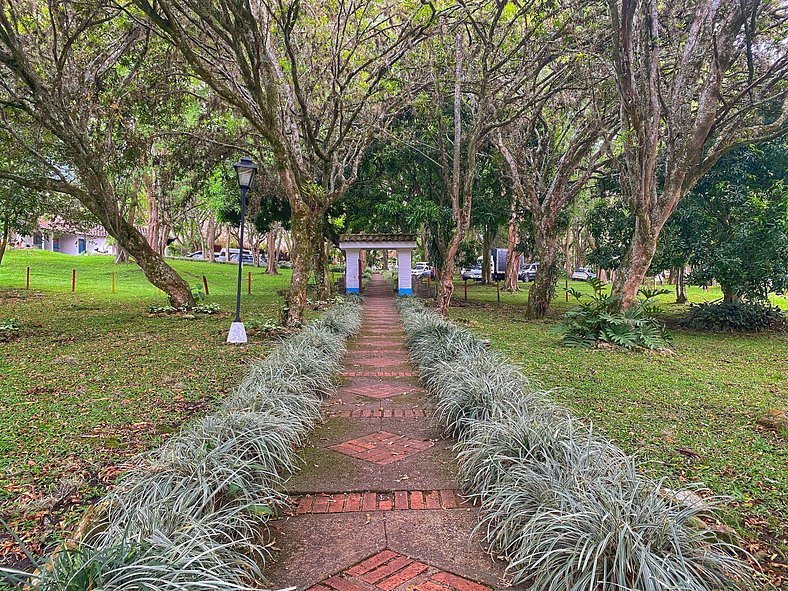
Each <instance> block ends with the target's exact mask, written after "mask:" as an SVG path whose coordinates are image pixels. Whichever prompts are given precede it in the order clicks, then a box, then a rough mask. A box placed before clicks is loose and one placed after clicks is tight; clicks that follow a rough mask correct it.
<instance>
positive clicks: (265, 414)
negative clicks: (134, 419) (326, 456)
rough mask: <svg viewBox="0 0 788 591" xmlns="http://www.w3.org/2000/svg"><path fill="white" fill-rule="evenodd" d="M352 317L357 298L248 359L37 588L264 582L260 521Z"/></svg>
mask: <svg viewBox="0 0 788 591" xmlns="http://www.w3.org/2000/svg"><path fill="white" fill-rule="evenodd" d="M360 325H361V307H360V306H359V305H358V303H356V301H355V300H354V301H352V302H348V303H344V304H341V305H339V306H336V307H334V308H333V309H331V310H329V311H328V312H326V313H325V314H324V315H323V317H322V318H320V319H318V320H316V321H314V322H312V323H311V324H309V325H307V326H306V327H305V328H304V329H303V330H302V331H301V332H300V333H298V334H296V335H294V336H292V337H290V338H288V339H286V340H285V341H283V343H282V344H281V346H280V347H278V348H277V349H275V350H274V351H272V352H271V353H270V354H269V355H268V356H267V357H266V358H265V359H264V360H262V361H261V362H259V363H257V364H255V365H254V366H253V367H252V369H251V371H250V372H249V374H248V375H247V376H246V378H245V379H244V380H243V381H242V383H241V384H240V386H239V387H238V388H237V390H236V391H235V392H234V393H233V394H232V395H231V396H230V397H229V398H227V399H226V400H225V401H224V402H223V403H222V405H221V406H220V408H219V409H218V410H217V412H215V413H213V414H211V415H208V416H206V417H203V418H202V419H200V420H198V421H196V422H194V423H192V424H190V425H188V426H186V427H185V428H184V429H183V430H182V431H181V432H180V433H179V434H178V435H176V436H175V437H173V438H172V439H171V440H169V441H168V442H167V443H165V444H164V445H162V446H161V447H160V448H159V449H157V450H154V451H153V452H151V453H148V454H147V455H145V456H143V457H142V458H140V460H139V461H138V465H137V467H136V468H135V469H134V470H132V471H131V472H129V473H127V474H126V475H125V476H124V477H123V479H122V480H121V481H120V483H119V484H118V486H117V487H116V489H115V490H113V491H112V492H110V493H109V494H108V495H107V496H106V497H105V498H104V499H103V500H101V501H100V502H99V503H98V504H97V505H96V506H94V508H92V509H91V510H90V511H89V512H88V514H89V518H86V520H85V522H84V523H83V524H82V526H81V528H80V529H81V535H79V536H78V537H79V540H78V544H77V545H76V546H74V547H70V548H67V549H64V550H61V551H60V552H57V553H55V554H54V555H53V556H52V557H50V559H49V560H48V562H47V563H46V564H43V565H37V566H38V569H37V571H36V573H34V574H28V573H19V572H13V571H8V570H5V571H3V570H2V569H0V574H3V573H5V576H6V577H7V578H10V579H11V580H14V581H21V582H23V583H25V584H30V583H33V584H35V585H37V586H39V587H40V588H42V589H45V590H49V589H53V590H61V589H62V590H64V591H65V590H71V589H80V590H82V589H96V590H98V589H137V588H140V587H139V585H140V584H141V582H144V587H145V588H146V589H165V590H168V591H169V590H173V591H174V590H176V589H177V590H183V591H191V590H194V591H196V590H198V589H200V590H213V589H216V590H219V589H222V590H234V589H248V588H250V587H249V586H250V585H253V584H254V582H260V581H262V580H263V575H262V569H263V567H264V566H265V563H266V561H267V559H268V554H267V552H268V550H267V548H269V547H270V545H269V541H270V540H269V534H268V529H267V526H266V524H267V522H268V520H269V519H270V517H271V516H272V515H275V514H276V513H278V512H279V511H280V510H281V508H282V507H284V505H285V503H286V496H285V495H284V494H282V493H281V492H280V489H281V487H282V484H283V483H284V480H285V479H286V478H287V477H288V476H289V475H291V474H293V473H294V472H295V471H296V470H297V469H298V462H297V456H296V453H295V449H296V448H297V447H298V445H299V444H301V443H302V442H303V440H304V438H305V436H306V434H307V433H308V432H309V431H310V430H311V428H312V426H313V425H314V423H315V421H317V420H318V419H319V418H320V406H321V396H322V395H323V394H324V393H327V392H329V391H330V390H331V389H332V387H333V377H334V374H335V373H336V371H337V370H338V369H339V365H340V362H341V358H342V356H343V355H344V352H345V340H346V339H347V337H348V336H350V335H351V334H352V333H353V332H355V331H356V330H358V328H359V326H360Z"/></svg>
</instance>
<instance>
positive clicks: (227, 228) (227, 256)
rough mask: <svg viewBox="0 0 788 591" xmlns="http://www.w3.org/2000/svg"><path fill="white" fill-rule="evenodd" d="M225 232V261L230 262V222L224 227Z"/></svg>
mask: <svg viewBox="0 0 788 591" xmlns="http://www.w3.org/2000/svg"><path fill="white" fill-rule="evenodd" d="M224 233H225V241H224V261H225V262H226V263H229V262H230V224H227V226H225V228H224Z"/></svg>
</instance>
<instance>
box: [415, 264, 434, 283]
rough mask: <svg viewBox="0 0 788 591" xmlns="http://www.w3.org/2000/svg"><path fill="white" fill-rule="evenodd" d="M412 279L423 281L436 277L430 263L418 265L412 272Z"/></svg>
mask: <svg viewBox="0 0 788 591" xmlns="http://www.w3.org/2000/svg"><path fill="white" fill-rule="evenodd" d="M410 275H411V277H414V278H415V279H423V278H425V277H434V276H435V275H434V272H433V270H432V266H431V265H430V264H429V263H416V264H415V265H413V268H412V269H411V270H410Z"/></svg>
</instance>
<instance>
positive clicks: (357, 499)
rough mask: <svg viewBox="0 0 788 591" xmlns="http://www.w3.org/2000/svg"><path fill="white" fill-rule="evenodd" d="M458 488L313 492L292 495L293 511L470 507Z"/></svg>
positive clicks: (349, 511) (291, 512) (329, 511)
mask: <svg viewBox="0 0 788 591" xmlns="http://www.w3.org/2000/svg"><path fill="white" fill-rule="evenodd" d="M461 494H462V493H461V492H460V491H459V490H452V489H444V490H395V491H388V492H372V491H367V492H351V493H335V494H329V493H313V494H306V495H302V496H295V497H290V503H291V504H292V505H293V509H292V510H291V511H290V513H289V514H290V515H306V514H313V513H358V512H359V511H409V510H410V511H428V510H429V511H434V510H445V509H462V508H465V507H471V506H472V505H471V503H470V502H469V501H466V500H464V499H463V498H462V497H461Z"/></svg>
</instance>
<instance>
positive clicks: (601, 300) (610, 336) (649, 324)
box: [556, 278, 670, 351]
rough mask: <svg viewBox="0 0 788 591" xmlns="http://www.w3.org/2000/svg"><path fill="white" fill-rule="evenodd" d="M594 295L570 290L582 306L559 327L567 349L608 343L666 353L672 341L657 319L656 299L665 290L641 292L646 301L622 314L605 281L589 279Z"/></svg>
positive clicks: (570, 313)
mask: <svg viewBox="0 0 788 591" xmlns="http://www.w3.org/2000/svg"><path fill="white" fill-rule="evenodd" d="M588 284H589V285H590V286H591V288H592V289H593V290H594V291H593V293H592V294H591V295H588V294H584V293H582V292H580V291H577V290H576V289H574V288H570V289H568V290H567V292H568V293H569V294H571V295H572V297H574V298H575V299H576V300H577V301H578V302H579V306H577V307H576V308H573V309H571V310H569V311H568V312H566V313H565V314H564V319H563V322H562V323H561V324H560V325H558V326H557V327H556V332H557V333H558V334H560V335H561V342H562V343H563V344H564V345H566V346H567V347H582V348H590V347H594V346H596V345H598V344H599V343H607V344H609V345H614V346H616V347H621V348H623V349H652V350H658V351H660V350H664V349H669V348H670V340H669V337H668V335H667V333H666V332H665V327H664V325H663V324H662V323H661V322H659V321H658V320H657V319H656V318H654V317H653V314H654V313H655V312H656V311H657V310H658V308H657V306H656V304H654V299H655V298H657V297H659V296H660V295H663V294H665V293H668V291H667V290H664V289H645V288H644V289H641V292H640V293H641V294H642V295H644V298H643V299H642V300H641V302H640V303H638V304H636V305H634V306H631V307H630V308H628V309H626V310H624V311H618V310H617V309H616V307H615V303H614V302H613V300H612V298H611V296H610V295H609V294H606V293H604V290H603V286H602V282H601V281H599V280H598V279H596V278H594V279H589V280H588Z"/></svg>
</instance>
